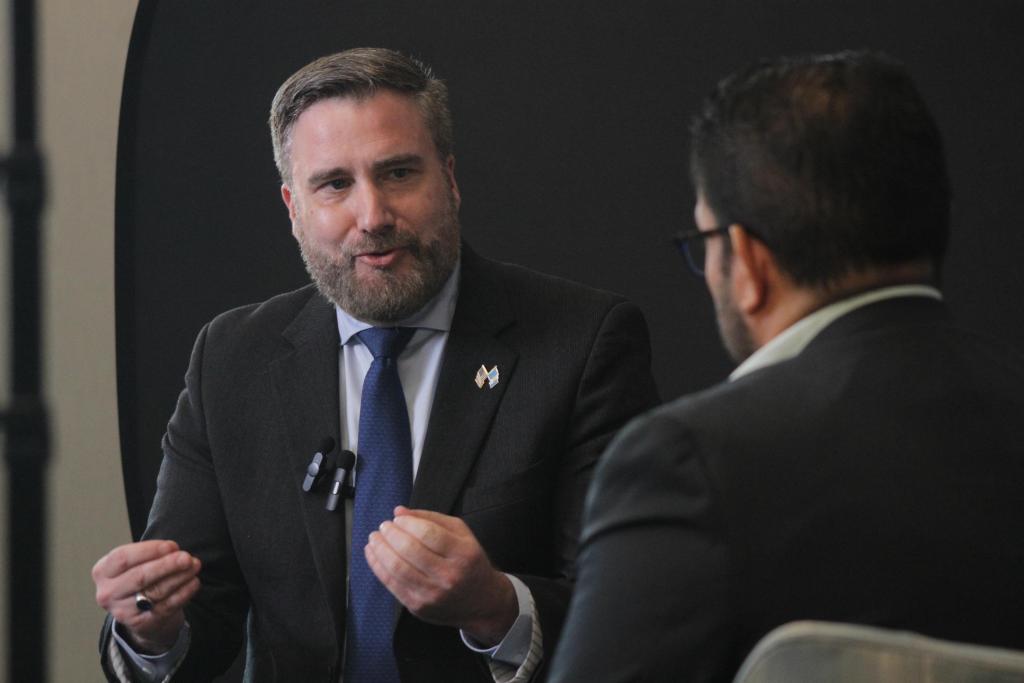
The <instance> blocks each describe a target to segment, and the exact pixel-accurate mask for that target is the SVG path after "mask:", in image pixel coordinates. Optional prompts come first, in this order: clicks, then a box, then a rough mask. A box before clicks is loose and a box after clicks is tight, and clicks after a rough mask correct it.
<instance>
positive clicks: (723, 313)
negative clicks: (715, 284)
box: [711, 269, 757, 364]
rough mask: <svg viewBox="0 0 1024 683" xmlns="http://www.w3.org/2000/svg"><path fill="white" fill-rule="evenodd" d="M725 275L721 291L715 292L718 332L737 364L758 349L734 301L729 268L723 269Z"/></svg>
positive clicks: (713, 297)
mask: <svg viewBox="0 0 1024 683" xmlns="http://www.w3.org/2000/svg"><path fill="white" fill-rule="evenodd" d="M723 271H724V272H723V277H722V280H721V287H720V289H719V291H717V292H715V293H713V295H712V297H711V298H712V300H713V301H714V302H715V318H716V320H717V321H718V334H719V336H720V337H721V338H722V344H723V345H724V346H725V350H726V351H727V352H728V353H729V357H730V358H732V359H733V361H735V362H736V363H737V364H739V363H742V362H743V361H745V360H746V359H747V358H749V357H750V354H752V353H754V351H756V350H757V346H756V345H755V344H754V339H753V337H752V336H751V334H750V328H748V327H747V325H746V323H745V322H743V316H742V315H741V314H740V312H739V309H737V308H736V305H735V304H734V303H733V301H732V291H731V290H730V289H729V273H728V269H723Z"/></svg>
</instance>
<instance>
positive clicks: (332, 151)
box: [291, 92, 436, 170]
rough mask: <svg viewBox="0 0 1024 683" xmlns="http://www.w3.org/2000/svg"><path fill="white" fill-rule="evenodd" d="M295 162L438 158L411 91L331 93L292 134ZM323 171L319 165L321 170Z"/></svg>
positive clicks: (329, 163)
mask: <svg viewBox="0 0 1024 683" xmlns="http://www.w3.org/2000/svg"><path fill="white" fill-rule="evenodd" d="M291 152H292V163H293V165H295V166H305V167H307V170H310V169H309V168H308V167H309V166H316V167H321V166H325V165H326V166H333V165H341V166H345V165H349V164H355V165H373V164H377V163H380V162H383V161H385V160H386V159H389V158H393V157H400V156H406V157H422V158H427V157H429V156H436V146H435V144H434V140H433V137H432V136H431V135H430V131H429V130H428V128H427V126H426V122H425V120H424V117H423V113H422V111H421V110H420V107H419V106H418V105H417V103H416V102H415V100H413V99H412V98H411V97H408V96H406V95H401V94H396V93H389V92H380V93H377V94H376V95H373V96H369V97H363V98H358V99H357V98H354V97H351V98H350V97H345V98H342V97H332V98H328V99H324V100H320V101H318V102H316V103H314V104H313V105H311V106H310V107H308V108H307V109H306V110H305V111H304V112H303V113H302V114H301V115H300V116H299V118H298V120H297V121H296V123H295V126H294V127H293V130H292V135H291ZM317 170H319V169H317Z"/></svg>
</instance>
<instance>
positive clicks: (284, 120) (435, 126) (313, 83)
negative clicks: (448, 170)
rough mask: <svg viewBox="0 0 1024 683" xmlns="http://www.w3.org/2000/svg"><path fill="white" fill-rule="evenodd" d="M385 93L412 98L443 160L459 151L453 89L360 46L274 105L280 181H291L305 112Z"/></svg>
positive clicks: (301, 73)
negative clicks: (295, 135) (294, 141)
mask: <svg viewBox="0 0 1024 683" xmlns="http://www.w3.org/2000/svg"><path fill="white" fill-rule="evenodd" d="M381 89H386V90H392V91H394V92H398V93H402V94H405V95H408V96H409V97H411V98H413V99H414V100H415V101H416V102H417V104H419V106H420V108H421V110H422V112H423V117H424V121H425V122H426V124H427V128H428V129H429V130H430V135H431V137H432V138H433V140H434V146H435V147H436V148H437V153H438V154H439V155H440V157H441V158H442V159H445V158H447V157H448V155H450V154H452V151H453V149H454V142H453V133H452V115H451V111H450V109H449V107H448V88H447V86H445V84H444V82H443V81H441V80H440V79H438V78H437V77H436V76H434V72H433V70H432V69H431V68H430V67H429V66H427V65H426V64H424V63H423V62H421V61H419V60H417V59H414V58H412V57H407V56H406V55H403V54H402V53H400V52H396V51H395V50H388V49H385V48H379V47H361V48H355V49H352V50H345V51H344V52H338V53H336V54H333V55H327V56H326V57H321V58H319V59H317V60H315V61H313V62H310V63H309V64H307V65H306V66H304V67H302V68H301V69H299V70H298V71H296V72H295V73H294V74H292V75H291V76H290V77H289V78H288V80H286V81H285V82H284V83H283V84H282V85H281V87H280V88H278V90H277V94H276V95H274V101H273V104H271V106H270V122H269V123H270V138H271V141H272V143H273V145H274V163H276V164H277V171H278V173H280V174H281V180H282V181H284V182H286V183H287V182H289V181H290V180H291V167H290V158H289V156H290V155H289V152H290V148H291V131H292V126H294V125H295V122H296V121H297V120H298V118H299V116H301V115H302V112H304V111H306V109H308V108H309V107H311V106H312V105H313V104H315V103H316V102H319V101H320V100H324V99H329V98H332V97H354V98H364V97H370V96H372V95H373V94H374V93H376V92H377V91H378V90H381Z"/></svg>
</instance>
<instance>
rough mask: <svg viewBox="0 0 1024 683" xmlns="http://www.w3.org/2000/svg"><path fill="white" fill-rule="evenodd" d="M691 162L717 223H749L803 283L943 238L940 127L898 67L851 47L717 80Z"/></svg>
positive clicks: (891, 260)
mask: <svg viewBox="0 0 1024 683" xmlns="http://www.w3.org/2000/svg"><path fill="white" fill-rule="evenodd" d="M691 133H692V150H691V158H690V170H691V174H692V176H693V180H694V183H695V185H696V189H697V191H698V192H699V193H700V194H701V196H702V197H703V198H704V201H705V202H706V203H707V205H708V207H709V208H710V209H711V211H712V212H713V213H714V214H715V217H716V218H717V219H718V221H719V224H733V223H739V224H741V225H744V226H747V227H748V228H749V229H750V231H751V232H752V234H754V235H755V236H757V237H759V238H760V239H761V240H762V241H763V242H764V243H765V244H766V245H767V246H768V248H769V249H770V250H771V251H772V253H773V254H774V255H775V258H776V259H777V261H778V263H779V265H780V267H781V268H782V269H783V270H784V271H785V272H786V273H787V274H788V275H789V276H790V277H791V278H793V280H794V281H795V282H797V283H798V284H801V285H821V286H828V285H829V284H830V283H833V282H835V281H836V280H837V279H838V278H840V277H842V276H843V275H844V274H846V273H849V272H853V271H857V270H864V269H867V268H870V267H872V266H883V265H892V264H897V263H906V262H910V261H916V260H920V259H928V260H930V261H931V262H932V264H933V265H934V267H935V272H936V275H937V274H938V268H939V266H940V264H941V261H942V257H943V255H944V253H945V250H946V243H947V241H948V237H949V202H950V189H949V178H948V176H947V173H946V162H945V157H944V154H943V149H942V137H941V135H940V134H939V129H938V126H937V125H936V124H935V121H934V120H933V119H932V117H931V115H930V114H929V113H928V110H927V108H926V107H925V104H924V100H923V99H922V98H921V95H920V93H918V91H917V88H916V87H915V86H914V83H913V82H912V81H911V79H910V76H909V74H908V73H907V71H906V69H905V68H904V67H903V66H902V65H901V64H899V63H898V62H896V61H894V60H892V59H890V58H889V57H886V56H884V55H882V54H878V53H873V52H867V51H858V52H841V53H838V54H831V55H816V56H808V57H798V58H783V59H777V60H773V61H764V62H760V63H758V64H755V65H753V66H750V67H747V68H745V69H743V70H741V71H739V72H737V73H735V74H733V75H731V76H729V77H727V78H726V79H724V80H723V81H721V82H720V83H719V84H718V86H717V87H716V88H715V89H714V91H713V92H712V93H711V94H710V95H709V96H708V98H707V99H706V100H705V102H704V104H703V107H702V109H701V111H700V113H699V114H698V115H697V116H696V117H695V118H694V120H693V123H692V126H691Z"/></svg>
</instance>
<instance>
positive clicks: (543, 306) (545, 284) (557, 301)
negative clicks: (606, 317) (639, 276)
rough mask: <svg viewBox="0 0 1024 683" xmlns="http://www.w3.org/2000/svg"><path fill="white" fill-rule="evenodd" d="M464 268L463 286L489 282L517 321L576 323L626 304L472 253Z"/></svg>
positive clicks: (618, 297)
mask: <svg viewBox="0 0 1024 683" xmlns="http://www.w3.org/2000/svg"><path fill="white" fill-rule="evenodd" d="M464 264H465V265H464V270H463V273H464V276H465V278H464V284H467V285H468V286H474V284H475V283H476V282H481V283H484V282H489V283H490V284H491V285H492V286H493V287H494V288H495V289H496V290H498V291H502V292H503V295H504V296H503V303H506V304H508V305H509V306H511V308H512V309H513V312H514V313H515V315H516V316H517V317H527V318H530V317H536V318H548V319H552V320H553V321H557V320H560V319H564V320H566V321H573V322H575V320H576V319H580V318H592V317H593V316H594V315H595V314H596V313H599V312H606V311H608V310H609V309H611V308H613V307H615V306H617V305H619V304H625V303H628V301H627V299H626V298H625V297H623V296H621V295H619V294H615V293H613V292H609V291H605V290H601V289H597V288H595V287H590V286H588V285H584V284H582V283H579V282H574V281H572V280H567V279H565V278H562V277H558V276H556V275H550V274H547V273H541V272H539V271H536V270H532V269H530V268H526V267H524V266H519V265H515V264H511V263H503V262H501V261H492V260H490V259H486V258H483V257H481V256H478V255H476V254H473V253H467V254H466V257H465V262H464ZM630 305H631V304H630Z"/></svg>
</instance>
